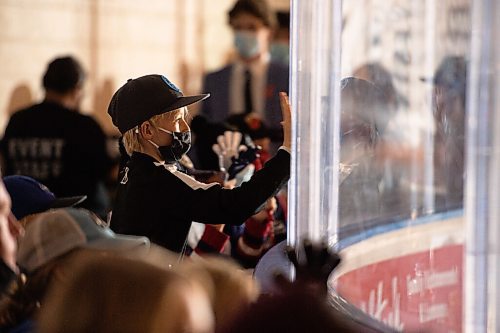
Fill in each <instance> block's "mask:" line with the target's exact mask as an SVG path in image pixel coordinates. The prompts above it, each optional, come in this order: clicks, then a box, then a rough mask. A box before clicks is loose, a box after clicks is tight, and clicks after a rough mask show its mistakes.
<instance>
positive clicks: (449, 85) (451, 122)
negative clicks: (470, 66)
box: [432, 56, 467, 138]
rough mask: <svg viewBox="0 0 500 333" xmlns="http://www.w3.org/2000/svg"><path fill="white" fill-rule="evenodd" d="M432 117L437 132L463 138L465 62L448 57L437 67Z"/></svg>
mask: <svg viewBox="0 0 500 333" xmlns="http://www.w3.org/2000/svg"><path fill="white" fill-rule="evenodd" d="M432 82H433V84H434V117H435V120H436V126H437V131H438V132H439V131H440V132H442V133H441V134H442V135H448V136H450V137H455V136H460V137H461V138H463V135H464V131H465V129H464V127H465V101H466V100H465V98H466V94H467V91H466V90H467V88H466V85H467V61H466V60H465V58H464V57H460V56H449V57H446V58H444V59H443V61H442V62H441V63H440V65H439V66H438V68H437V70H436V73H435V75H434V78H433V79H432Z"/></svg>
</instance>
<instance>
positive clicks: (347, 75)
mask: <svg viewBox="0 0 500 333" xmlns="http://www.w3.org/2000/svg"><path fill="white" fill-rule="evenodd" d="M498 7H499V5H498V1H494V0H490V1H488V0H483V1H472V0H425V1H414V0H391V1H385V0H384V1H381V0H349V1H344V2H342V1H340V0H294V1H292V41H291V42H292V55H291V71H292V80H291V97H292V99H291V101H292V106H293V111H294V127H293V131H294V142H293V152H294V154H293V156H292V181H291V186H290V191H289V200H290V214H289V216H290V228H289V230H290V232H289V239H288V240H289V242H290V243H292V244H296V243H297V241H298V240H299V239H301V238H302V237H304V236H308V237H310V238H312V239H315V240H320V239H321V240H326V241H327V242H328V243H329V244H330V245H332V246H334V247H335V248H337V249H339V250H341V252H342V255H343V258H344V261H343V264H342V266H341V267H340V269H339V270H338V271H337V272H336V274H335V276H334V277H333V278H332V281H331V282H332V288H333V290H334V291H335V292H336V293H338V294H339V295H341V296H342V297H343V298H345V299H346V300H347V301H349V302H350V303H352V304H353V305H354V306H356V307H358V308H359V309H361V310H363V311H364V312H366V313H367V314H369V315H370V316H371V317H373V318H375V319H376V320H378V321H381V322H384V323H386V324H388V325H389V326H391V327H393V328H395V329H397V330H400V331H403V330H404V331H410V332H411V331H425V332H461V331H463V330H465V326H467V330H468V331H470V332H473V331H474V329H473V328H472V327H475V328H478V329H479V330H477V332H482V331H483V330H482V329H481V328H480V324H479V323H483V325H485V323H486V322H488V323H492V322H495V323H496V321H492V319H491V317H489V316H490V312H491V311H496V301H494V300H495V299H497V298H495V297H496V296H498V295H499V292H498V290H497V288H496V287H495V285H494V283H492V282H491V281H492V280H488V278H491V277H493V278H494V279H495V281H496V279H498V276H497V275H494V274H498V273H497V271H499V270H498V268H499V263H498V260H497V261H496V262H493V261H492V259H491V254H494V255H495V257H494V258H497V259H498V253H497V252H498V250H497V248H498V246H497V245H494V246H493V244H496V243H497V240H498V239H499V231H498V230H497V229H498V228H494V225H496V224H493V223H491V222H492V221H493V220H494V219H496V221H498V217H500V216H499V215H500V214H499V210H500V208H499V207H500V201H499V196H498V191H499V190H498V189H499V188H500V184H499V182H500V181H499V178H500V177H499V173H500V171H499V170H500V166H499V162H498V160H499V159H498V150H499V148H500V143H499V140H498V134H494V133H499V125H498V123H499V121H498V119H500V118H499V114H500V110H499V102H498V96H500V94H499V91H498V86H497V85H496V83H498V82H497V81H498V67H499V60H498V57H499V55H498V43H497V42H495V41H496V39H495V37H496V38H498V23H497V22H495V21H494V20H493V19H492V17H495V15H496V17H497V21H498V9H499V8H498ZM495 13H496V14H495ZM472 50H475V52H472ZM471 84H473V85H474V87H472V86H471ZM480 88H481V89H480ZM466 125H468V126H466ZM495 126H496V127H495ZM471 137H475V140H473V139H471ZM467 142H468V145H466V143H467ZM466 146H467V150H468V152H469V155H468V157H467V155H466V154H465V153H466V149H465V148H466ZM471 154H472V155H471ZM467 161H468V163H466V162H467ZM494 163H496V164H494ZM466 165H467V168H468V170H470V172H469V174H468V173H467V171H466V170H467V168H466ZM495 166H496V169H495ZM485 172H486V173H485ZM466 176H467V177H466ZM481 177H482V178H481ZM465 179H467V184H468V186H467V188H469V189H470V195H469V196H467V195H466V193H469V192H466V190H465ZM495 184H496V187H495ZM464 198H467V199H468V200H466V202H467V206H466V207H467V209H466V210H464ZM495 200H496V201H495ZM464 211H467V214H466V216H467V219H465V217H464V216H465V213H464ZM478 219H482V220H483V221H485V220H487V221H489V222H490V223H486V224H485V225H483V226H481V224H479V222H478ZM466 225H467V230H468V232H467V237H466V233H465V230H466ZM478 226H479V227H478ZM481 233H482V236H480V237H479V238H477V235H478V234H481ZM488 233H489V238H488ZM471 237H475V238H471ZM466 238H467V239H468V240H470V239H475V240H476V243H475V244H476V246H475V247H470V246H469V247H467V258H469V257H470V260H469V259H468V261H467V263H468V265H469V266H467V267H469V272H470V274H468V275H467V276H468V284H467V285H466V284H465V276H466V275H465V272H466V270H465V259H464V258H465V256H464V251H465V240H466ZM481 239H482V240H484V242H483V243H482V244H479V245H480V246H479V245H478V243H479V242H480V240H481ZM468 244H469V243H468ZM488 255H490V261H488V260H487V259H485V258H486V257H487V256H488ZM470 265H476V266H470ZM488 266H491V267H492V268H491V269H489V270H488V269H487V268H486V267H488ZM470 267H473V268H470ZM473 272H480V273H481V274H475V273H473ZM473 278H474V279H475V280H474V281H475V282H473V283H482V284H487V281H490V282H489V283H488V286H489V287H487V286H483V285H481V286H480V287H478V285H474V286H473V287H471V286H472V284H470V283H469V282H470V281H472V279H473ZM492 286H493V287H492ZM464 287H465V288H466V289H464ZM469 287H471V288H472V289H474V290H475V291H477V292H478V293H479V295H476V292H475V291H470V290H472V289H469ZM464 290H465V292H464ZM489 292H494V296H490V298H488V297H487V295H489V294H488V293H489ZM465 294H467V295H468V296H467V300H466V298H465ZM471 297H472V298H471ZM472 299H473V300H472ZM470 300H472V302H475V303H474V304H478V305H482V307H481V308H480V309H481V311H483V312H481V313H482V315H481V316H482V317H481V316H472V315H469V314H467V315H466V316H464V315H463V308H467V309H468V311H472V309H471V308H470V307H464V304H465V303H464V302H471V301H470ZM467 304H469V303H467ZM471 304H472V303H471ZM472 306H473V305H471V307H472ZM492 307H493V308H492ZM493 313H494V312H493ZM466 317H467V318H469V320H468V321H470V323H471V324H469V323H467V325H464V322H465V318H466ZM490 325H493V324H490ZM494 325H497V326H498V324H494ZM497 326H490V327H495V328H498V327H497ZM485 327H486V326H482V328H483V329H484V328H485ZM491 331H492V332H493V331H498V330H495V329H493V330H491Z"/></svg>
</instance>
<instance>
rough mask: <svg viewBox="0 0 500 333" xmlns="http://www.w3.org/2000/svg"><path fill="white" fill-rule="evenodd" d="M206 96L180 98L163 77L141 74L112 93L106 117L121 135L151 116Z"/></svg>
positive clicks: (177, 90) (186, 104)
mask: <svg viewBox="0 0 500 333" xmlns="http://www.w3.org/2000/svg"><path fill="white" fill-rule="evenodd" d="M209 96H210V94H201V95H194V96H184V95H183V94H182V91H181V90H180V89H179V88H177V87H176V86H175V85H174V84H173V83H172V82H170V81H169V80H168V79H167V78H166V77H165V76H163V75H158V74H151V75H145V76H141V77H139V78H137V79H129V80H128V81H127V83H125V84H124V85H123V86H122V87H121V88H120V89H118V90H117V91H116V92H115V94H114V95H113V97H112V98H111V102H110V103H109V107H108V114H109V115H110V116H111V119H112V121H113V124H114V125H115V126H116V127H118V129H119V130H120V133H122V134H124V133H125V132H127V131H128V130H131V129H132V128H134V127H136V126H138V125H140V124H142V123H143V122H145V121H146V120H148V119H150V118H151V117H153V116H156V115H159V114H163V113H166V112H169V111H174V110H177V109H179V108H181V107H184V106H188V105H190V104H193V103H196V102H199V101H202V100H204V99H205V98H208V97H209Z"/></svg>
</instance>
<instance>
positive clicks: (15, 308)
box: [0, 208, 149, 331]
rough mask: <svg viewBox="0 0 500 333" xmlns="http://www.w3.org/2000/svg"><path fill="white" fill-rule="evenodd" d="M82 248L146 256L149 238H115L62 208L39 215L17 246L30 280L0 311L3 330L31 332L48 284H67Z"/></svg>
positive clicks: (93, 220)
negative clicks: (74, 259)
mask: <svg viewBox="0 0 500 333" xmlns="http://www.w3.org/2000/svg"><path fill="white" fill-rule="evenodd" d="M82 248H91V249H96V250H102V251H106V250H107V251H117V252H125V253H126V252H127V251H130V252H141V251H138V250H147V249H148V248H149V241H148V239H147V238H145V237H135V236H123V235H117V234H114V233H113V232H112V231H111V230H110V229H109V228H107V227H105V223H104V222H103V221H102V220H100V219H99V218H98V217H97V216H96V215H94V214H93V213H91V212H89V211H87V210H84V209H75V208H64V209H57V210H53V211H50V212H45V213H41V214H39V215H38V216H37V218H36V219H34V220H33V221H31V223H29V224H28V225H27V227H26V232H25V235H24V237H22V238H21V239H20V240H19V250H18V253H17V263H18V265H19V267H20V268H21V269H22V270H23V271H24V272H25V273H26V275H27V279H26V280H25V279H23V278H22V277H21V278H19V280H18V286H17V288H16V289H15V292H14V293H12V294H11V295H9V297H8V298H7V299H5V300H4V302H3V304H2V306H1V307H0V326H1V327H3V328H4V329H12V330H14V329H21V328H22V329H23V330H26V331H30V329H32V327H33V322H32V318H33V315H34V314H35V313H36V311H37V310H38V309H39V308H40V307H43V298H44V295H45V293H46V291H47V288H48V286H49V284H50V283H56V284H61V283H64V281H65V278H66V277H67V276H68V274H69V272H71V270H67V269H66V268H67V264H68V263H69V262H72V260H73V258H74V257H73V256H74V255H75V253H77V252H78V251H80V250H81V249H82Z"/></svg>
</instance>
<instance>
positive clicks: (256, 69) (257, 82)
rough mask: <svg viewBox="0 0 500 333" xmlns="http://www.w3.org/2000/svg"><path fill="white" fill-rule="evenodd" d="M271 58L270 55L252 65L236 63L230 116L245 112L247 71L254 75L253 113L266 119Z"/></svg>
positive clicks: (252, 86)
mask: <svg viewBox="0 0 500 333" xmlns="http://www.w3.org/2000/svg"><path fill="white" fill-rule="evenodd" d="M270 59H271V57H270V55H269V53H267V54H265V55H264V56H262V57H261V58H260V59H259V60H257V61H254V62H252V63H250V64H246V63H244V62H242V61H238V60H237V61H236V62H235V63H234V65H233V70H232V73H231V82H230V86H229V114H231V115H232V114H241V113H244V112H245V70H247V69H248V70H249V71H250V74H251V75H252V79H251V92H252V105H253V112H255V113H256V114H258V115H259V116H260V117H261V118H262V119H263V118H264V111H265V107H266V95H265V94H266V84H267V68H268V66H269V61H270Z"/></svg>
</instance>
